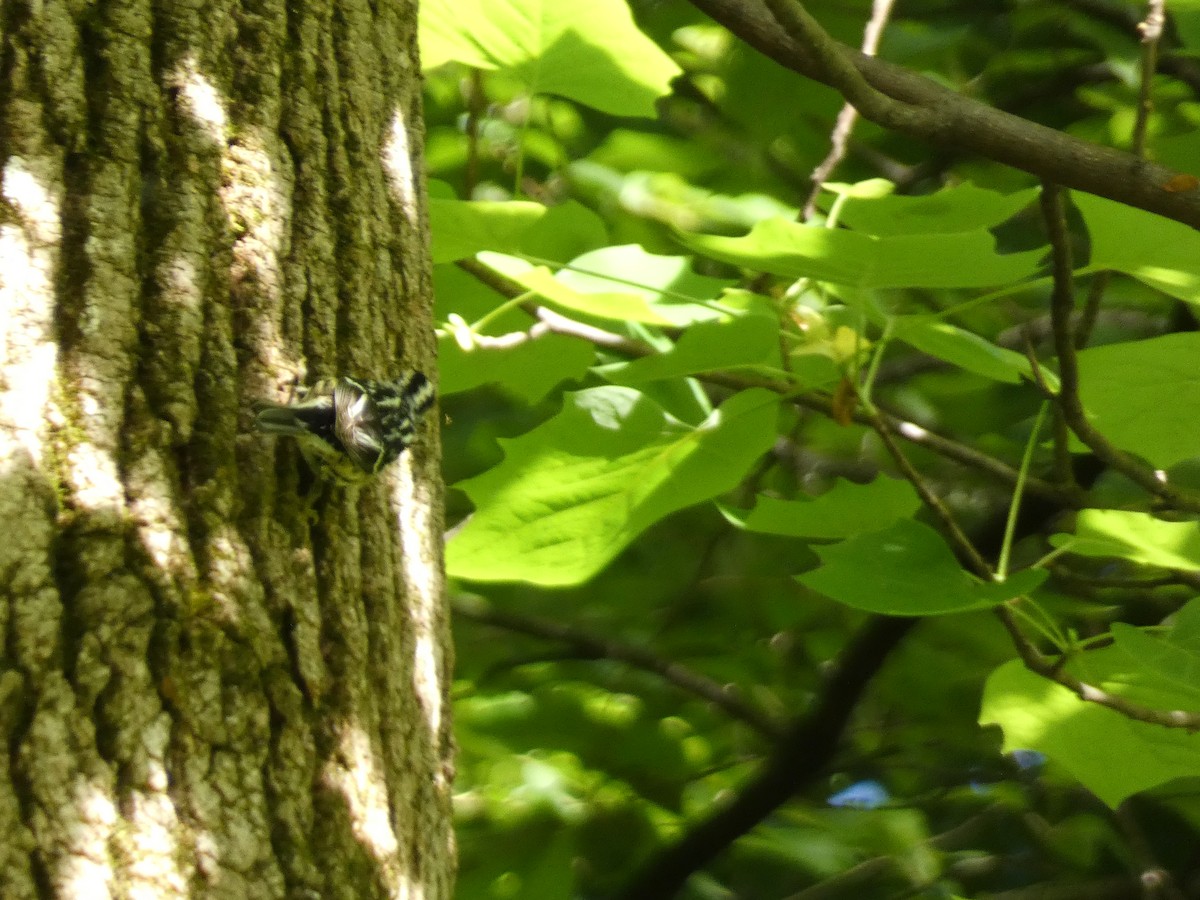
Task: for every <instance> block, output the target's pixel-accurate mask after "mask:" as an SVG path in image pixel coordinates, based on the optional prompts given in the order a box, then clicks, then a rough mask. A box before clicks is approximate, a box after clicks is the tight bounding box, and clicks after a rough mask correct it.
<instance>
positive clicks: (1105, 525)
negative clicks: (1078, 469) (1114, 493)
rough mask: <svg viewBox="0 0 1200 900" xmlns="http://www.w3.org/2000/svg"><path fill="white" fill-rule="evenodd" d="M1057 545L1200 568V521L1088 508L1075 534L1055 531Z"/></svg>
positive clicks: (1170, 566) (1091, 553) (1174, 566)
mask: <svg viewBox="0 0 1200 900" xmlns="http://www.w3.org/2000/svg"><path fill="white" fill-rule="evenodd" d="M1051 543H1052V544H1053V545H1054V546H1056V547H1063V546H1069V547H1070V550H1071V552H1072V553H1075V554H1077V555H1079V556H1100V557H1106V556H1112V557H1119V558H1122V559H1128V560H1130V561H1131V562H1138V563H1144V564H1145V565H1148V566H1161V567H1162V568H1165V569H1184V570H1187V571H1196V570H1200V522H1164V521H1163V520H1162V519H1156V518H1154V516H1152V515H1150V514H1149V513H1144V512H1125V511H1123V510H1117V509H1085V510H1083V511H1082V512H1080V513H1079V515H1078V517H1077V518H1076V521H1075V535H1074V536H1071V535H1067V534H1056V535H1054V536H1053V537H1052V538H1051Z"/></svg>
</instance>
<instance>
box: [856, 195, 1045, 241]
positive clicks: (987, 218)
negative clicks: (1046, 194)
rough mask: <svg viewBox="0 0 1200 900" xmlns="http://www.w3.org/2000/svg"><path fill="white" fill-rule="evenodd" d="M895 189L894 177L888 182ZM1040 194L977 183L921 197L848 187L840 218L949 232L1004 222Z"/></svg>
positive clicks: (880, 228)
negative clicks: (870, 193)
mask: <svg viewBox="0 0 1200 900" xmlns="http://www.w3.org/2000/svg"><path fill="white" fill-rule="evenodd" d="M885 184H886V185H887V186H888V187H889V188H890V187H891V186H892V185H891V182H885ZM1036 198H1037V189H1036V188H1029V189H1027V190H1024V191H1016V192H1015V193H1012V194H1000V193H997V192H996V191H989V190H987V189H985V188H979V187H975V185H973V184H960V185H958V186H956V187H948V188H944V189H943V190H940V191H938V192H937V193H936V194H924V195H922V196H919V197H910V196H896V195H892V194H888V195H884V196H863V192H861V191H859V192H849V198H848V199H847V200H846V202H845V204H844V205H843V206H842V210H841V214H840V216H839V219H838V221H840V222H841V223H842V224H843V225H847V226H849V227H850V228H853V229H854V230H855V231H864V232H869V233H871V234H880V235H882V234H947V233H952V232H956V231H975V230H977V229H980V228H991V227H993V226H996V225H999V224H1000V223H1001V222H1004V221H1005V220H1007V219H1011V218H1012V217H1013V216H1014V215H1016V214H1017V213H1018V212H1020V211H1021V210H1022V209H1024V208H1025V207H1026V206H1028V205H1029V204H1030V203H1032V202H1033V201H1034V200H1035V199H1036Z"/></svg>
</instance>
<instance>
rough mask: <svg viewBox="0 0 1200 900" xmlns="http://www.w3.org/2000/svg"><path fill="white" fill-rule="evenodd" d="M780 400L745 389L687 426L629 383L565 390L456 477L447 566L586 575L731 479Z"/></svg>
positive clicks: (762, 447)
mask: <svg viewBox="0 0 1200 900" xmlns="http://www.w3.org/2000/svg"><path fill="white" fill-rule="evenodd" d="M778 403H779V398H778V397H777V396H776V395H775V394H772V393H770V392H769V391H764V390H751V391H744V392H743V393H740V394H737V395H735V396H733V397H731V398H729V399H728V400H726V401H725V403H723V404H722V405H721V406H720V407H719V408H718V409H717V410H716V411H715V412H713V414H712V415H711V416H709V418H708V419H707V420H706V421H705V422H704V423H702V424H701V425H700V426H698V427H691V426H688V425H685V424H684V423H682V422H679V421H678V420H675V419H673V418H671V417H670V416H668V415H667V414H666V413H665V412H663V410H662V409H661V408H660V407H659V406H657V405H656V404H654V403H653V402H651V401H650V400H648V399H647V398H646V397H645V396H643V395H641V394H639V393H638V392H637V391H634V390H632V389H631V388H624V387H604V388H595V389H592V390H588V391H581V392H579V393H576V394H569V395H568V397H567V402H566V404H565V405H564V407H563V410H562V412H560V413H559V414H558V415H557V416H555V417H554V418H553V419H551V420H550V421H548V422H546V423H545V424H543V425H541V426H540V427H538V428H537V429H535V430H534V431H532V432H530V433H529V434H526V435H524V436H522V437H519V438H516V439H515V440H512V441H505V442H503V445H504V450H505V459H504V462H502V463H501V464H500V465H498V466H496V467H495V468H494V469H491V470H489V471H487V472H485V473H484V474H482V475H480V476H478V477H476V478H472V479H470V480H468V481H466V482H463V483H462V484H460V485H458V487H459V488H461V489H462V490H463V491H465V492H466V494H467V495H468V496H469V497H470V498H471V500H472V502H473V503H474V504H475V508H476V512H475V514H474V516H472V518H471V519H470V520H469V521H468V522H467V524H466V525H465V526H464V527H463V529H462V530H461V531H459V532H458V533H457V534H456V535H455V536H454V537H453V539H451V541H450V542H449V544H448V545H447V551H446V566H447V570H448V571H449V572H450V574H452V575H454V576H456V577H459V578H466V579H472V580H478V581H528V582H532V583H535V584H542V585H567V584H578V583H579V582H582V581H586V580H587V579H588V578H591V577H592V576H593V575H595V574H596V573H597V572H598V571H600V569H602V568H603V567H604V566H605V565H607V564H608V562H609V561H610V560H611V559H612V558H613V557H614V556H616V555H617V553H619V552H620V551H621V550H622V549H623V548H624V547H625V546H627V545H628V544H629V542H630V541H632V540H633V539H634V538H635V537H637V536H638V535H639V534H641V532H642V531H644V530H645V529H646V528H648V527H649V526H650V525H652V524H653V523H654V522H656V521H658V520H659V519H661V518H663V517H664V516H667V515H670V514H671V513H673V512H675V511H676V510H679V509H682V508H684V507H686V506H691V505H692V504H695V503H699V502H701V501H703V500H707V499H709V498H710V497H714V496H716V495H718V494H721V493H723V492H724V491H727V490H729V489H730V488H732V487H733V486H734V485H736V484H737V483H738V481H739V480H740V479H741V478H742V477H743V475H744V474H745V473H746V471H747V470H748V469H749V468H750V466H751V465H753V463H754V461H755V460H756V459H757V458H758V457H759V456H761V455H762V454H763V453H765V452H766V451H767V450H768V449H769V448H770V446H771V445H772V443H774V440H775V418H776V413H777V409H778Z"/></svg>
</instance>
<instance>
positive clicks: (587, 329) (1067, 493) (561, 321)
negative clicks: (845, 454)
mask: <svg viewBox="0 0 1200 900" xmlns="http://www.w3.org/2000/svg"><path fill="white" fill-rule="evenodd" d="M457 265H458V266H459V268H461V269H462V270H463V271H465V272H468V273H470V274H471V275H473V276H474V277H475V278H477V279H478V280H479V281H481V282H482V283H483V284H486V285H487V286H488V287H490V288H492V289H493V290H494V291H496V292H497V293H499V294H500V295H501V296H504V297H508V298H513V297H517V296H520V295H521V294H523V293H527V291H526V289H525V288H524V287H523V286H522V285H520V284H518V283H517V282H516V281H514V280H513V279H511V278H508V277H507V276H505V275H502V274H501V273H499V272H497V271H496V270H495V269H493V268H491V267H490V266H487V265H485V264H484V263H481V262H479V261H478V260H475V259H464V260H460V261H459V262H458V264H457ZM522 308H523V309H525V310H526V311H527V312H529V313H530V314H531V315H534V316H536V317H537V318H538V319H540V320H541V322H543V323H544V324H545V325H546V326H547V327H548V328H549V329H550V331H551V332H552V333H554V334H561V335H566V336H568V337H578V338H581V339H583V340H586V341H590V342H591V343H593V344H595V345H596V346H600V347H604V348H606V349H609V350H612V351H614V352H616V353H620V354H621V355H622V356H627V357H629V358H631V359H639V358H641V357H643V356H651V355H653V354H655V353H657V352H658V351H657V350H655V349H654V348H653V347H651V346H650V345H649V344H646V343H644V342H642V341H637V340H634V339H632V338H627V337H625V336H624V335H620V334H615V333H613V332H611V331H605V330H604V329H602V328H597V327H596V326H594V325H587V324H585V323H583V322H578V321H576V320H574V319H571V318H569V317H567V316H564V315H562V314H561V313H558V312H555V311H554V310H551V309H549V308H547V307H545V306H538V305H536V304H533V303H530V304H524V305H523V306H522ZM695 377H696V378H698V379H700V380H701V381H704V382H706V383H708V384H712V385H717V386H720V387H727V388H730V389H731V390H735V391H741V390H746V389H747V388H752V387H760V388H765V389H766V390H769V391H774V392H775V393H778V394H785V395H788V397H789V399H790V400H791V401H792V402H793V403H795V404H796V405H797V406H802V407H804V408H806V409H811V410H813V411H815V412H819V413H822V414H823V415H826V416H830V417H832V415H833V401H832V399H831V398H830V397H829V396H827V395H825V394H822V393H820V392H819V391H812V392H808V393H805V394H800V395H797V394H796V393H795V386H794V385H792V384H789V383H787V382H784V381H780V380H777V379H772V378H762V377H759V376H754V375H734V374H731V373H727V372H703V373H698V374H697V375H696V376H695ZM879 415H880V417H881V418H882V420H883V421H884V422H885V423H886V424H887V426H888V428H890V429H891V430H892V432H893V433H894V434H896V435H898V436H899V437H901V438H903V439H904V440H906V441H908V442H909V443H912V444H916V445H918V446H921V447H925V448H926V449H927V450H930V451H931V452H933V453H936V454H938V455H939V456H944V457H946V458H947V459H951V460H954V461H955V462H959V463H962V464H963V465H967V466H971V467H972V468H975V469H979V470H980V471H981V472H985V473H987V474H988V475H991V476H992V477H994V478H996V479H998V480H1000V481H1003V482H1005V483H1007V484H1010V485H1015V484H1016V483H1017V470H1016V469H1015V468H1013V467H1012V466H1010V465H1008V464H1007V463H1005V462H1003V461H1002V460H999V459H996V458H995V457H994V456H989V455H988V454H986V453H983V452H981V451H979V450H976V449H974V448H973V447H970V446H968V445H966V444H962V443H960V442H958V441H955V440H952V439H950V438H948V437H944V436H943V435H940V434H938V433H937V432H934V431H930V430H929V429H927V428H925V427H923V426H921V425H918V424H916V423H915V422H910V421H908V420H907V419H904V418H902V417H900V416H898V415H895V414H894V413H891V412H887V411H886V410H883V409H880V412H879ZM854 421H856V422H857V423H858V424H860V425H867V426H870V425H871V420H870V417H868V416H867V415H866V414H865V413H863V412H862V411H856V412H855V413H854ZM1025 489H1026V490H1027V491H1028V492H1029V493H1032V494H1037V495H1039V496H1041V497H1045V498H1047V499H1049V500H1053V501H1054V502H1056V503H1059V504H1061V505H1063V506H1067V507H1071V508H1081V507H1082V506H1083V505H1084V504H1085V503H1086V498H1085V497H1084V495H1083V493H1082V492H1080V491H1079V490H1078V489H1072V488H1064V487H1062V486H1059V485H1056V484H1051V483H1050V482H1048V481H1045V480H1043V479H1040V478H1029V479H1028V480H1027V481H1026V483H1025Z"/></svg>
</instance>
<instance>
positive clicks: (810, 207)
mask: <svg viewBox="0 0 1200 900" xmlns="http://www.w3.org/2000/svg"><path fill="white" fill-rule="evenodd" d="M894 2H895V0H874V2H873V3H872V4H871V18H869V19H868V20H867V27H866V28H865V29H863V41H862V52H863V53H864V54H865V55H867V56H874V55H875V53H876V51H877V50H878V49H879V41H880V39H881V38H882V37H883V29H884V27H885V26H886V25H887V20H888V17H889V16H891V14H892V6H893V4H894ZM857 119H858V110H856V109H855V108H854V107H853V106H852V105H851V104H849V103H845V104H843V105H842V109H841V112H839V113H838V117H837V122H836V123H835V124H834V126H833V132H832V133H831V135H830V140H829V144H830V146H829V153H828V154H827V155H826V156H825V158H824V159H823V160H821V162H820V163H819V164H818V165H817V167H816V168H815V169H813V173H812V190H810V191H809V194H808V200H807V201H805V204H804V209H803V210H802V211H801V213H800V221H802V222H807V221H808V220H809V219H811V218H812V217H813V214H814V213H815V212H816V210H817V198H818V197H820V196H821V188H822V186H823V185H824V184H825V182H826V181H828V180H829V176H830V175H832V174H833V170H834V169H836V168H837V167H838V165H839V164H840V163H841V161H842V159H843V158H844V157H845V156H846V148H847V147H848V146H849V144H850V135H851V133H852V132H853V131H854V123H855V122H856V121H857Z"/></svg>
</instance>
